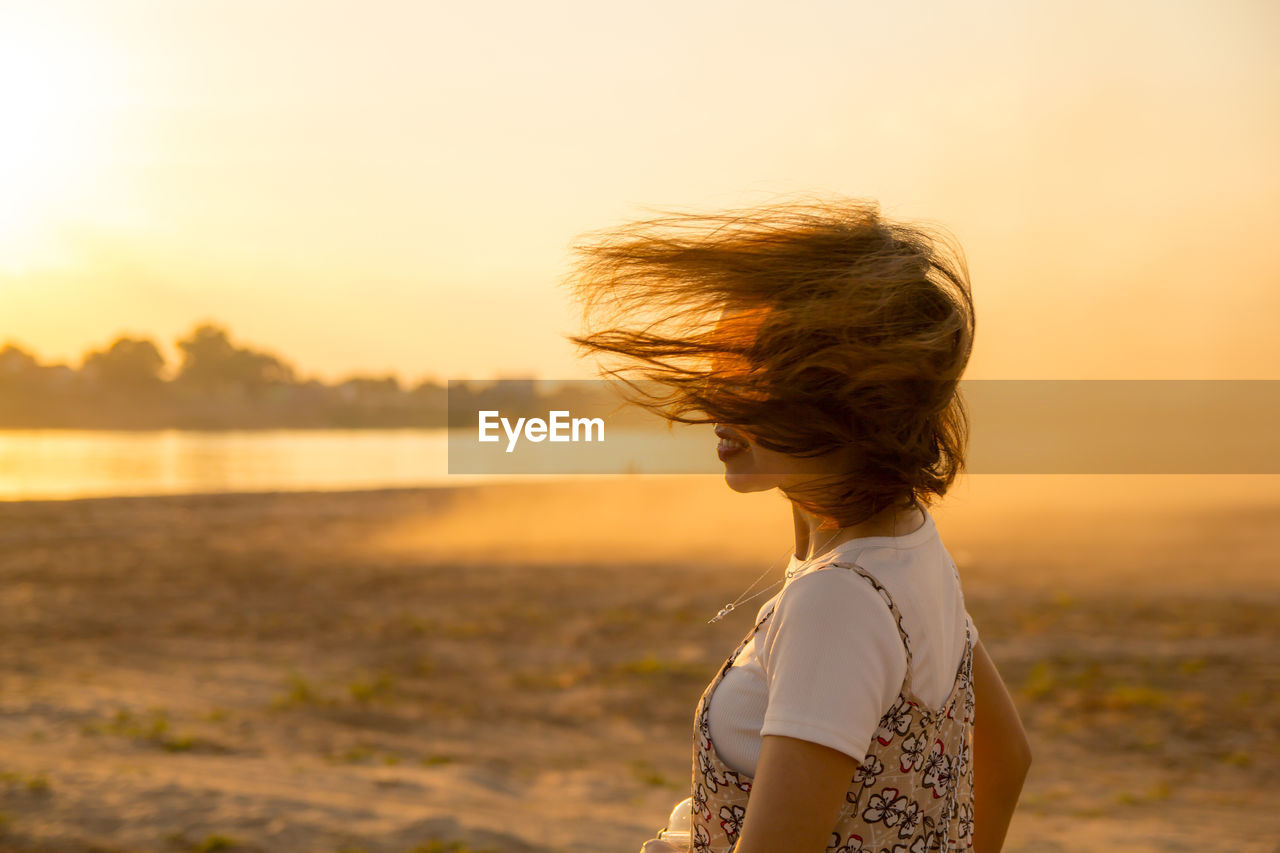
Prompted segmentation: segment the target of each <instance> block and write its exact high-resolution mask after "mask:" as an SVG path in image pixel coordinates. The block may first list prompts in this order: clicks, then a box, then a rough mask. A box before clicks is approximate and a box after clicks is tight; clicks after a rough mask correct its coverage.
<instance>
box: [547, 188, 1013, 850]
mask: <svg viewBox="0 0 1280 853" xmlns="http://www.w3.org/2000/svg"><path fill="white" fill-rule="evenodd" d="M576 248H577V250H578V253H579V262H578V263H577V265H576V266H575V268H574V272H573V274H572V275H571V278H570V283H571V284H572V286H573V288H574V293H575V295H576V296H577V297H578V299H579V300H580V301H581V303H582V306H583V317H584V322H585V323H586V328H585V329H584V330H583V333H582V334H580V335H577V336H574V337H572V338H571V339H572V340H573V341H574V342H575V343H577V344H578V345H579V346H580V347H581V348H582V349H583V350H585V351H586V352H588V353H591V354H594V355H596V356H597V357H599V358H600V359H601V367H602V370H603V373H604V375H606V376H609V377H613V378H617V379H622V380H624V381H625V385H626V387H627V388H628V396H630V397H631V399H632V400H633V401H634V402H636V403H639V404H640V405H643V406H645V407H647V408H649V409H650V410H652V411H654V412H656V413H658V414H660V415H661V416H663V417H664V418H667V419H668V420H671V421H677V422H683V423H704V424H712V423H714V424H715V425H716V426H715V433H716V435H717V436H718V438H719V444H718V446H717V447H716V453H717V455H718V456H719V459H720V460H721V462H722V463H723V465H724V476H725V480H726V483H727V485H728V486H729V487H730V488H731V489H733V490H734V491H738V492H748V491H760V490H771V489H776V490H778V492H779V493H780V494H781V495H782V496H784V497H785V499H786V503H787V504H788V506H787V507H786V511H788V512H789V513H790V514H791V516H792V518H793V521H794V528H795V543H794V550H793V551H792V552H791V553H790V555H789V556H790V559H789V563H788V564H787V565H786V567H785V569H784V568H783V567H782V566H766V567H765V569H764V574H762V575H761V576H760V577H759V578H756V581H755V583H753V584H752V585H750V586H748V587H747V588H746V589H745V590H744V591H743V593H742V594H741V595H739V596H738V597H737V598H736V599H735V600H733V601H727V602H725V606H724V607H723V608H721V609H720V612H719V613H718V614H717V613H714V612H713V613H709V614H708V616H709V617H712V618H713V619H716V618H724V617H726V616H728V615H729V614H730V613H732V612H733V611H735V610H737V609H739V608H741V607H744V606H746V605H749V606H751V607H758V611H757V613H756V618H755V620H754V623H753V625H752V627H751V630H750V631H749V632H748V633H747V635H746V637H745V638H744V639H743V641H742V642H741V643H740V644H739V645H738V647H737V648H736V649H733V650H726V651H727V652H730V653H729V655H728V657H727V659H726V660H725V661H724V665H723V666H722V667H721V668H720V670H719V671H718V672H717V673H716V675H715V677H714V678H713V679H712V680H711V682H710V683H709V684H708V686H707V689H706V690H705V692H704V693H703V695H702V698H701V699H700V701H699V702H698V704H697V707H696V708H695V709H693V747H694V748H693V756H692V784H691V791H690V793H691V797H690V799H689V801H687V803H685V804H682V805H681V806H680V807H678V813H677V815H676V817H680V816H682V815H683V816H686V817H687V819H688V821H689V827H688V832H689V835H688V836H687V837H681V836H679V835H678V834H677V833H675V832H668V833H664V834H663V837H662V838H660V839H654V840H651V841H648V842H645V844H644V848H643V849H644V850H645V851H650V853H653V851H671V850H693V851H697V853H726V851H730V850H732V851H735V853H792V851H794V853H819V851H829V853H857V851H871V853H899V851H902V853H923V851H933V850H939V851H945V850H963V849H973V850H976V851H979V853H994V851H998V850H999V849H1000V848H1001V846H1002V845H1003V842H1004V837H1005V833H1006V831H1007V828H1008V824H1009V821H1010V818H1011V816H1012V813H1013V810H1014V807H1015V805H1016V803H1017V800H1018V795H1019V792H1020V791H1021V788H1022V783H1023V780H1024V778H1025V776H1026V773H1027V770H1028V767H1029V765H1030V761H1031V753H1030V748H1029V745H1028V742H1027V738H1026V734H1025V732H1024V730H1023V728H1022V725H1021V722H1020V720H1019V719H1018V715H1017V712H1016V710H1015V708H1014V705H1013V702H1012V700H1011V699H1010V697H1009V694H1008V691H1007V690H1006V688H1005V686H1004V684H1003V682H1002V681H1001V679H1000V676H999V674H998V672H997V670H996V668H995V666H994V665H993V664H992V662H991V659H990V657H989V656H988V655H987V653H986V651H985V649H984V648H983V646H982V644H981V642H980V640H979V638H978V635H977V629H976V627H975V626H974V625H973V622H972V620H971V619H970V618H969V615H968V613H967V611H966V609H965V605H964V597H963V592H962V589H961V584H960V577H959V574H958V571H957V570H956V566H955V563H954V562H953V561H952V559H951V557H950V555H949V554H948V552H947V550H946V548H945V547H944V546H943V544H942V542H941V539H940V538H939V534H938V530H937V528H936V526H935V525H934V520H933V517H932V515H931V514H930V512H929V507H930V506H931V505H932V504H933V503H934V502H935V501H936V500H938V499H940V498H941V497H942V496H943V495H944V494H945V493H946V491H947V489H948V487H949V486H950V485H951V483H952V482H953V481H954V479H955V477H956V476H957V475H958V474H959V473H960V472H961V471H962V470H963V469H964V454H965V449H966V445H967V438H968V420H967V416H966V413H965V409H964V405H963V401H962V399H961V397H960V395H959V381H960V377H961V374H962V373H963V372H964V369H965V367H966V365H967V363H968V359H969V355H970V352H971V349H972V346H973V340H974V329H975V318H974V306H973V298H972V294H971V291H970V286H969V281H968V270H967V267H966V264H965V261H964V257H963V253H962V251H961V250H960V248H959V246H958V245H957V244H956V243H955V242H954V240H953V239H952V238H951V237H950V235H949V234H948V233H947V232H945V231H944V230H943V229H940V228H936V227H927V226H923V225H918V224H909V223H905V222H898V221H893V220H889V219H887V218H885V217H884V216H882V215H881V213H880V210H879V206H878V205H877V204H875V203H874V202H867V201H860V200H847V199H836V200H822V201H788V202H781V203H776V204H771V205H764V206H759V207H754V208H747V209H735V210H729V211H723V212H719V213H687V212H685V213H681V212H670V211H668V212H665V213H664V214H663V215H661V216H659V217H657V218H653V219H648V220H644V221H640V222H635V223H631V224H628V225H626V226H623V227H620V228H616V229H612V230H606V231H601V232H593V233H592V234H590V235H589V236H588V237H587V238H585V239H584V240H582V241H580V242H579V243H578V245H577V247H576ZM636 380H642V381H636ZM709 452H710V449H709ZM729 533H730V534H732V531H729ZM788 550H791V549H788ZM763 562H767V561H762V563H763ZM770 593H772V597H770V598H768V599H767V600H766V601H765V602H764V604H763V605H760V604H759V603H758V602H759V601H760V599H761V598H762V597H764V596H766V595H768V594H770ZM686 839H687V840H686Z"/></svg>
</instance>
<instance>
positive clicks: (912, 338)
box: [565, 198, 975, 526]
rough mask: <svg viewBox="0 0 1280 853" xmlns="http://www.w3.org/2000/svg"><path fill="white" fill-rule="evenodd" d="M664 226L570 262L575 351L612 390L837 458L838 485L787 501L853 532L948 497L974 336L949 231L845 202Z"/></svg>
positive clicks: (605, 237)
mask: <svg viewBox="0 0 1280 853" xmlns="http://www.w3.org/2000/svg"><path fill="white" fill-rule="evenodd" d="M655 212H657V213H659V214H660V215H659V216H657V217H655V218H652V219H646V220H641V221H636V222H632V223H629V224H627V225H624V226H622V227H619V228H615V229H606V230H603V231H596V232H588V233H587V234H585V235H583V236H582V237H580V238H579V239H578V240H577V241H576V242H575V243H574V244H573V247H572V248H573V250H574V251H575V253H576V256H577V257H576V261H575V263H574V265H573V268H572V271H571V272H570V273H569V275H568V276H566V279H565V283H566V284H568V285H569V286H570V288H571V289H572V292H573V295H574V296H575V298H576V299H577V300H578V301H580V302H581V304H582V309H583V315H582V318H583V324H584V332H583V334H581V335H573V336H570V338H569V339H570V340H571V341H573V342H574V343H576V344H577V345H578V346H579V348H580V349H583V350H586V351H588V352H590V353H592V354H594V355H596V356H597V357H599V359H600V368H601V372H602V374H603V375H605V376H607V377H610V378H613V379H619V380H622V381H623V383H625V387H627V388H628V389H630V390H629V392H628V397H629V398H630V399H631V400H632V401H633V402H635V403H637V404H639V405H641V406H644V407H646V408H648V409H649V410H651V411H654V412H656V413H657V414H659V415H661V416H662V417H665V418H667V419H668V420H670V421H676V422H680V423H712V422H718V423H726V424H733V425H735V426H739V427H741V428H742V430H743V431H744V432H745V433H747V434H748V435H750V436H751V437H752V439H753V440H754V441H755V442H756V443H757V444H759V445H760V446H762V447H765V448H768V449H770V450H774V451H778V452H781V453H787V454H791V455H794V456H802V457H810V456H820V455H827V454H832V457H831V458H832V460H833V463H834V464H833V470H834V471H835V472H836V473H835V474H833V475H832V476H831V477H828V478H823V479H822V481H820V482H819V481H814V482H813V483H812V484H811V486H810V487H808V488H804V489H792V490H788V491H787V497H789V498H790V499H791V500H793V501H795V502H796V503H797V504H798V505H800V506H802V507H804V508H805V509H807V510H809V511H810V512H813V513H815V514H816V515H819V516H822V517H824V518H826V519H828V520H829V521H832V522H834V523H836V524H838V525H840V526H846V525H850V524H855V523H857V522H859V521H862V520H864V519H866V518H870V517H871V516H873V515H875V514H876V513H877V512H879V511H880V510H881V509H883V508H885V507H886V506H889V505H893V504H905V505H916V506H919V505H920V504H921V503H924V504H929V503H932V500H933V498H934V497H935V496H936V497H941V496H942V495H943V494H945V492H946V490H947V488H948V486H949V485H950V484H951V483H952V481H953V480H954V479H955V477H956V475H957V474H958V473H959V472H960V471H962V470H963V468H964V454H965V449H966V446H967V443H968V416H967V414H966V412H965V407H964V402H963V400H962V399H961V397H960V394H959V385H958V383H959V380H960V376H961V374H962V373H963V372H964V368H965V366H966V364H967V363H968V360H969V354H970V352H971V350H972V346H973V337H974V328H975V316H974V308H973V297H972V293H971V291H970V287H969V281H968V268H967V265H966V262H965V258H964V254H963V251H962V250H961V248H960V246H959V244H958V243H957V242H956V241H955V239H954V238H953V237H952V236H951V235H950V234H949V233H948V232H946V231H945V230H944V229H942V228H940V227H937V226H930V225H922V224H908V223H905V222H894V221H890V220H888V219H886V218H884V217H883V216H881V214H880V210H879V205H878V204H876V203H875V202H873V201H866V200H859V199H845V198H836V199H833V200H818V201H813V200H800V201H783V202H778V203H774V204H768V205H763V206H759V207H753V208H742V209H734V210H727V211H721V212H716V213H698V212H689V211H683V212H682V211H676V210H666V211H655ZM726 311H727V312H730V313H728V314H725V313H723V312H726ZM637 380H645V381H637Z"/></svg>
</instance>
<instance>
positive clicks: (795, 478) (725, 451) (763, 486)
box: [716, 424, 833, 492]
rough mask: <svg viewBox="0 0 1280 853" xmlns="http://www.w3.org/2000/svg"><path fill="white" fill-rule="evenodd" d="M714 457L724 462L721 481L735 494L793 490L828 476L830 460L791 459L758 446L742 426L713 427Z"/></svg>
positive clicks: (820, 458)
mask: <svg viewBox="0 0 1280 853" xmlns="http://www.w3.org/2000/svg"><path fill="white" fill-rule="evenodd" d="M716 437H717V438H719V439H720V442H719V443H718V444H717V445H716V455H717V456H719V457H720V461H721V462H723V463H724V481H725V483H726V484H727V485H728V486H729V488H731V489H733V490H734V491H735V492H763V491H766V490H768V489H778V488H795V487H797V486H800V485H801V484H803V483H804V482H806V481H809V480H812V479H813V478H815V477H822V476H826V475H830V474H831V473H832V467H833V463H832V460H831V459H829V458H826V457H822V456H814V457H805V456H792V455H790V454H788V453H779V452H778V451H776V450H769V449H768V448H765V447H761V446H760V445H759V444H756V442H755V441H754V440H753V439H752V437H751V434H750V433H749V432H747V431H746V429H745V428H743V427H737V426H730V425H729V424H716Z"/></svg>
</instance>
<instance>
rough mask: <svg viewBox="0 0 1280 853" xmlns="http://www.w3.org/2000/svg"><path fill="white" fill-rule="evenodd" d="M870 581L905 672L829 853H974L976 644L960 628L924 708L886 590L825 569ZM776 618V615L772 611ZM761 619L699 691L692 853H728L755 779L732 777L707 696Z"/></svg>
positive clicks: (859, 773) (851, 786) (903, 634)
mask: <svg viewBox="0 0 1280 853" xmlns="http://www.w3.org/2000/svg"><path fill="white" fill-rule="evenodd" d="M833 566H839V567H841V568H846V569H851V570H853V571H855V572H857V573H858V574H860V575H861V576H862V577H864V578H866V579H867V581H869V582H870V583H871V585H872V586H874V587H875V588H876V590H877V591H878V592H879V593H880V596H881V598H883V599H884V601H885V604H887V605H888V606H889V610H890V611H891V612H892V613H893V615H894V617H895V618H896V620H897V624H898V635H899V636H900V637H901V638H902V645H903V647H904V648H905V650H906V653H907V672H906V677H905V678H904V679H903V682H902V689H901V690H899V692H898V697H897V699H896V700H895V701H894V703H893V704H892V705H891V706H890V708H889V710H888V711H886V712H885V714H884V716H883V717H881V718H880V726H879V728H878V729H877V730H876V733H875V736H874V737H873V738H872V740H871V744H870V747H871V748H870V751H869V752H868V753H867V755H866V758H864V759H863V762H862V766H861V767H859V768H858V770H857V772H856V773H855V774H854V776H853V779H852V781H851V782H850V784H849V790H848V792H847V794H846V795H845V805H844V808H843V809H842V810H841V811H840V817H839V819H838V820H837V821H836V824H835V826H834V827H833V829H832V832H831V841H830V843H829V844H828V845H827V848H826V849H827V853H864V851H865V853H927V851H939V852H940V851H953V850H969V849H971V848H972V847H973V719H974V698H973V657H972V654H973V641H972V637H971V636H970V633H969V628H968V625H966V626H965V646H964V654H963V655H962V656H961V659H960V668H959V670H958V671H957V673H956V678H955V683H954V685H953V686H952V688H951V693H950V694H949V695H948V696H947V699H946V701H945V702H944V703H943V704H942V708H941V709H940V710H935V709H931V708H929V707H928V706H927V705H926V704H925V703H924V702H923V701H922V700H921V699H920V698H919V697H918V696H917V695H916V694H915V693H914V691H913V688H912V684H911V676H912V669H911V645H910V643H909V642H908V641H907V634H906V632H905V631H904V630H903V629H902V614H901V613H900V612H899V611H898V608H897V606H896V605H894V603H893V599H892V598H890V596H889V593H888V591H886V590H885V588H884V587H883V586H882V585H881V584H880V582H879V581H877V580H876V579H875V578H874V577H873V576H872V575H871V574H870V573H869V572H868V571H866V570H865V569H863V568H862V567H861V566H857V565H853V564H852V563H830V564H828V565H827V566H823V567H821V568H820V569H815V571H823V570H828V569H829V568H830V567H833ZM770 612H772V611H770ZM769 615H770V613H765V615H764V616H763V617H761V618H760V620H759V621H757V622H756V626H755V627H754V628H752V629H751V632H750V633H748V634H747V636H746V637H745V638H743V640H742V643H741V644H740V645H739V646H738V648H737V650H736V651H734V653H733V654H732V655H730V656H729V659H728V660H726V661H725V663H724V666H722V667H721V668H720V672H719V673H718V674H717V675H716V677H715V679H714V680H713V681H712V682H711V684H710V685H708V686H707V689H706V690H705V691H703V693H702V698H701V699H700V700H699V701H698V708H697V711H696V712H695V714H694V719H695V721H696V724H695V728H694V744H693V758H694V763H693V815H692V832H693V846H692V850H693V851H695V853H729V851H731V850H733V849H734V847H735V846H736V845H737V843H738V837H739V834H740V833H741V832H742V824H743V821H744V819H745V818H746V812H747V799H748V797H749V796H750V793H751V777H750V776H747V775H745V774H742V773H736V772H734V771H732V770H730V769H729V768H728V767H727V766H725V764H724V763H723V762H722V761H721V760H720V756H719V755H718V754H717V753H716V749H715V745H714V744H712V742H711V728H710V725H709V724H708V717H707V709H708V706H709V704H710V699H711V695H712V694H713V693H714V692H715V689H716V687H717V686H719V684H720V681H721V680H722V679H723V678H724V675H725V673H726V672H728V670H729V667H731V666H732V665H733V661H734V659H735V658H737V656H738V655H739V654H741V652H742V649H743V648H744V647H745V646H746V645H747V642H748V641H749V640H750V639H751V637H752V636H754V635H755V633H756V631H758V630H760V626H761V625H763V624H764V623H765V621H766V620H767V619H768V618H769Z"/></svg>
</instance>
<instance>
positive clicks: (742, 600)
mask: <svg viewBox="0 0 1280 853" xmlns="http://www.w3.org/2000/svg"><path fill="white" fill-rule="evenodd" d="M839 535H840V531H839V530H837V531H836V532H835V534H834V535H832V537H831V538H830V539H828V540H827V544H826V545H824V546H823V547H822V548H821V549H820V550H819V549H815V550H814V551H813V554H814V556H813V557H810V558H809V559H807V560H805V561H804V562H803V563H800V565H798V566H796V567H795V568H792V569H787V571H786V573H785V574H784V575H783V578H782V580H780V581H775V582H774V583H772V584H770V585H769V586H767V587H765V588H764V589H762V590H760V591H759V592H757V593H756V594H755V595H753V596H751V597H750V598H747V597H746V596H747V593H749V592H751V590H753V589H755V588H756V585H757V584H759V583H760V581H762V580H764V577H765V575H767V574H769V573H770V572H773V571H776V570H775V569H774V568H773V567H772V566H770V567H769V568H767V569H765V570H764V571H763V572H761V573H760V577H758V578H756V579H755V580H754V581H752V582H751V586H749V587H747V588H746V589H745V590H743V591H742V595H740V596H738V598H737V599H736V600H734V601H731V602H729V603H728V604H726V605H725V606H724V607H721V608H720V612H719V613H717V614H716V615H715V616H712V617H711V618H710V619H708V620H707V624H708V625H710V624H712V623H715V622H719V621H720V620H721V619H723V618H724V617H726V616H728V615H729V614H730V613H732V612H733V611H734V610H736V609H738V605H739V604H746V603H747V602H748V601H753V600H754V599H757V598H759V597H760V596H762V595H764V594H765V593H766V592H772V591H773V590H775V589H777V588H778V587H779V586H781V585H782V584H783V583H786V582H787V581H789V580H791V578H793V577H795V576H796V575H798V574H800V571H801V569H803V568H804V567H805V566H807V565H809V564H810V563H811V562H813V560H814V558H815V557H820V556H822V555H823V554H825V553H826V552H827V549H828V548H830V546H831V543H832V542H834V541H836V537H838V536H839ZM787 552H788V553H789V554H794V553H795V547H794V546H792V547H791V548H788V549H787Z"/></svg>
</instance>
